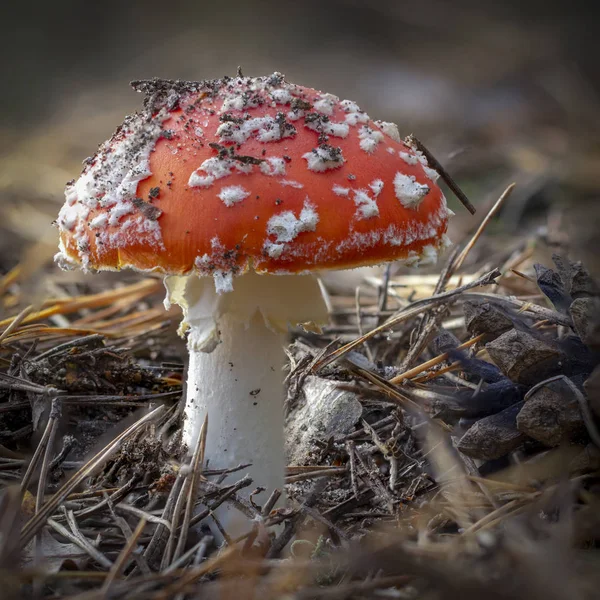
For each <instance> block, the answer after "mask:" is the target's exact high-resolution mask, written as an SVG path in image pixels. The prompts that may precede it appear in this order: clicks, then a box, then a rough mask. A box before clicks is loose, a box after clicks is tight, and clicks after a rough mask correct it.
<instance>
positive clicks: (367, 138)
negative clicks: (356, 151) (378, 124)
mask: <svg viewBox="0 0 600 600" xmlns="http://www.w3.org/2000/svg"><path fill="white" fill-rule="evenodd" d="M358 138H359V139H360V147H361V149H362V150H364V151H365V152H367V153H368V154H372V153H373V152H375V149H376V148H377V145H378V144H379V143H380V142H382V141H383V139H384V137H383V133H381V131H375V129H372V128H371V127H369V126H368V125H363V126H362V127H361V128H360V129H359V131H358Z"/></svg>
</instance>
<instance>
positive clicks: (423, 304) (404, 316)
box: [312, 269, 500, 371]
mask: <svg viewBox="0 0 600 600" xmlns="http://www.w3.org/2000/svg"><path fill="white" fill-rule="evenodd" d="M499 276H500V271H499V270H498V269H493V270H492V271H489V272H488V273H485V274H484V275H482V276H481V277H478V278H477V279H475V280H474V281H471V282H469V283H466V284H465V285H461V286H460V287H457V288H455V289H453V290H450V291H448V292H444V293H442V294H438V295H437V296H431V297H430V298H425V299H423V300H418V301H417V302H414V303H413V304H412V305H411V306H409V307H408V308H406V309H404V310H402V311H401V312H400V313H399V314H397V315H395V316H394V317H392V318H391V319H388V320H387V321H386V322H385V323H383V325H380V326H378V327H375V329H372V330H371V331H370V332H368V333H366V334H365V335H363V336H361V337H359V338H357V339H356V340H354V341H353V342H350V343H349V344H346V345H344V346H342V347H341V348H338V349H337V350H335V351H334V352H331V353H330V354H328V355H327V356H325V357H323V358H321V359H320V360H319V361H317V362H315V364H314V365H313V367H312V370H313V371H318V370H319V369H322V368H323V367H325V366H327V365H328V364H330V363H332V362H333V361H334V360H337V359H339V358H341V357H342V356H344V355H345V354H347V353H348V352H350V351H351V350H354V349H355V348H357V347H358V346H360V345H361V344H363V343H364V342H365V341H366V340H368V339H370V338H372V337H373V336H375V335H377V334H378V333H382V332H383V331H386V330H387V329H391V328H392V327H395V326H396V325H398V324H400V323H402V322H403V321H407V320H408V319H411V318H412V317H415V316H416V315H418V314H420V313H421V312H423V311H424V310H425V309H426V308H429V307H432V306H437V305H439V304H443V303H445V302H447V301H448V300H449V299H450V298H453V297H454V296H457V295H459V294H462V293H464V292H465V291H466V290H469V289H472V288H474V287H479V286H486V285H491V284H492V283H494V282H495V280H496V278H497V277H499Z"/></svg>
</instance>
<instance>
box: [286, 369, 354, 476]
mask: <svg viewBox="0 0 600 600" xmlns="http://www.w3.org/2000/svg"><path fill="white" fill-rule="evenodd" d="M302 391H303V393H304V397H305V402H304V404H302V405H301V406H299V407H298V408H297V409H295V410H294V411H292V412H291V413H290V415H289V417H288V420H287V423H286V436H285V437H286V444H287V448H286V453H287V456H288V462H289V463H290V464H296V465H303V464H307V462H309V460H310V454H311V453H312V452H313V451H314V449H315V440H323V439H327V438H330V437H331V436H334V435H340V434H346V433H349V432H350V431H352V430H353V429H354V426H355V425H356V423H357V422H358V421H359V419H360V418H361V416H362V405H361V403H360V402H359V401H358V398H357V396H356V394H353V393H352V392H348V391H346V390H341V389H339V388H338V382H337V381H331V380H329V379H323V378H321V377H312V376H311V377H307V378H306V380H305V382H304V386H303V388H302Z"/></svg>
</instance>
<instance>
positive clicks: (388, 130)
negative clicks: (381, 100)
mask: <svg viewBox="0 0 600 600" xmlns="http://www.w3.org/2000/svg"><path fill="white" fill-rule="evenodd" d="M375 125H377V127H379V129H381V131H383V133H385V135H387V136H388V137H390V138H392V139H393V140H394V141H395V142H398V143H400V141H401V139H400V132H399V131H398V125H396V123H390V122H389V121H375Z"/></svg>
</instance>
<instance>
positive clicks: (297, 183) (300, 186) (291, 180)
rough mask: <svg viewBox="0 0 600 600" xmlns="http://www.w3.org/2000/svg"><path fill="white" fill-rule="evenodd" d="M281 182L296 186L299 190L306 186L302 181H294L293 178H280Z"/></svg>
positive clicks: (288, 185)
mask: <svg viewBox="0 0 600 600" xmlns="http://www.w3.org/2000/svg"><path fill="white" fill-rule="evenodd" d="M279 183H280V184H281V185H285V186H287V187H293V188H296V189H297V190H301V189H302V188H303V187H304V185H303V184H302V183H300V182H299V181H294V180H293V179H280V180H279Z"/></svg>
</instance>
